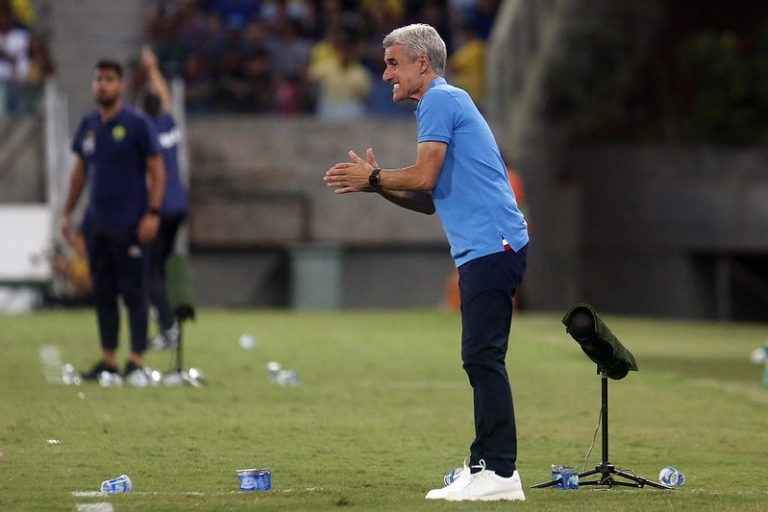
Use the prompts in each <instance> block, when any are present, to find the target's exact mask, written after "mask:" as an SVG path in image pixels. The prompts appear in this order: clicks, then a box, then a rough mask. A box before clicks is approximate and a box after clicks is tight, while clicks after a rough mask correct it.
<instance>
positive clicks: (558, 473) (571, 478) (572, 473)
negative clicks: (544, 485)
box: [552, 464, 579, 490]
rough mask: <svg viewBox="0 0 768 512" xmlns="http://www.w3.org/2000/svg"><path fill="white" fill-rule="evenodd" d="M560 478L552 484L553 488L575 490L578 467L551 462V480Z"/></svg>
mask: <svg viewBox="0 0 768 512" xmlns="http://www.w3.org/2000/svg"><path fill="white" fill-rule="evenodd" d="M558 479H562V480H561V481H560V482H558V483H556V484H554V485H553V486H552V488H553V489H566V490H576V489H578V488H579V468H578V467H576V466H563V465H560V464H552V481H553V482H554V481H555V480H558Z"/></svg>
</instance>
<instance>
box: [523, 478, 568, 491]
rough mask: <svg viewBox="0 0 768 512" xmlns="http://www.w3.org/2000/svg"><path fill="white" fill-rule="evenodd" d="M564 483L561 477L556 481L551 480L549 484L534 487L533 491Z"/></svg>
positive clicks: (532, 487) (544, 483) (543, 483)
mask: <svg viewBox="0 0 768 512" xmlns="http://www.w3.org/2000/svg"><path fill="white" fill-rule="evenodd" d="M562 483H563V477H560V478H558V479H556V480H550V481H549V482H542V483H540V484H536V485H532V486H531V489H542V488H544V487H551V486H553V485H557V484H562Z"/></svg>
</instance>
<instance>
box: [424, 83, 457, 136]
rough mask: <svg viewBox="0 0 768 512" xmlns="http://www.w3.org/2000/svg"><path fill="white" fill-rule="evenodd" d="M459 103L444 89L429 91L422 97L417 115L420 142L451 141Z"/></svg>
mask: <svg viewBox="0 0 768 512" xmlns="http://www.w3.org/2000/svg"><path fill="white" fill-rule="evenodd" d="M457 109H458V104H457V103H456V101H455V100H454V99H453V98H452V97H451V95H450V94H448V93H447V92H444V91H436V90H433V91H429V92H428V93H427V94H425V95H424V96H423V97H422V98H421V102H420V104H419V109H418V111H417V114H416V117H417V120H418V123H419V143H422V142H428V141H436V142H444V143H446V144H448V143H450V141H451V139H452V138H453V130H454V126H455V119H456V114H457Z"/></svg>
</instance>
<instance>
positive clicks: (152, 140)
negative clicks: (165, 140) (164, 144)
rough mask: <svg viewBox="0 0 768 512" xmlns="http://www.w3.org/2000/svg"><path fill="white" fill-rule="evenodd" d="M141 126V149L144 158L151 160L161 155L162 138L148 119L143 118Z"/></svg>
mask: <svg viewBox="0 0 768 512" xmlns="http://www.w3.org/2000/svg"><path fill="white" fill-rule="evenodd" d="M140 125H141V126H142V130H141V132H142V133H141V135H140V136H139V147H140V148H141V151H142V153H143V154H144V157H145V158H149V157H151V156H155V155H159V154H160V152H161V151H162V150H161V148H160V136H159V135H158V133H157V128H155V125H154V123H153V122H152V121H150V120H149V119H148V118H146V117H141V122H140Z"/></svg>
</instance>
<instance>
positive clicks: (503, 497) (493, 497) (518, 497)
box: [442, 491, 525, 501]
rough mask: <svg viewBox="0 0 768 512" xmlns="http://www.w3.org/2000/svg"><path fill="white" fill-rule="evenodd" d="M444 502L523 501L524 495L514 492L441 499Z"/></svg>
mask: <svg viewBox="0 0 768 512" xmlns="http://www.w3.org/2000/svg"><path fill="white" fill-rule="evenodd" d="M442 499H444V500H446V501H525V494H523V493H522V491H516V492H500V493H497V494H489V495H487V496H476V497H471V498H470V497H461V498H452V497H450V496H447V497H445V498H442Z"/></svg>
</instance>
